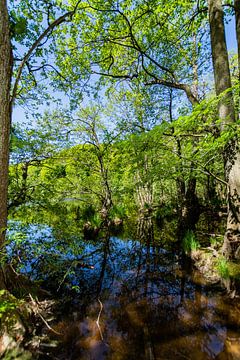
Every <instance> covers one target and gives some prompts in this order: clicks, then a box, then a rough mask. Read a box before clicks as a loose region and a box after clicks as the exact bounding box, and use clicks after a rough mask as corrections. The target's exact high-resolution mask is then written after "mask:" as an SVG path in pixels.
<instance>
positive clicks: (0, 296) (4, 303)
mask: <svg viewBox="0 0 240 360" xmlns="http://www.w3.org/2000/svg"><path fill="white" fill-rule="evenodd" d="M20 303H21V302H20V301H19V300H17V299H16V298H15V297H14V296H13V295H10V294H9V292H8V291H7V290H0V320H1V318H2V317H3V316H5V315H6V314H9V312H11V311H12V310H14V309H16V307H17V306H18V305H19V304H20Z"/></svg>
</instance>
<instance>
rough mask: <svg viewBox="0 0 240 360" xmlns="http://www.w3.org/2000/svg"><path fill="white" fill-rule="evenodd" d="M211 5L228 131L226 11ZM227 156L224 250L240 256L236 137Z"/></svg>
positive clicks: (231, 116) (213, 1) (218, 86)
mask: <svg viewBox="0 0 240 360" xmlns="http://www.w3.org/2000/svg"><path fill="white" fill-rule="evenodd" d="M208 4H209V23H210V33H211V47H212V60H213V68H214V79H215V90H216V94H217V95H220V97H221V98H220V100H219V118H220V120H221V131H224V130H226V129H227V127H228V126H229V124H233V123H235V109H234V100H233V95H232V92H231V90H229V91H227V90H228V89H231V86H232V85H231V77H230V68H229V60H228V53H227V46H226V37H225V28H224V14H223V7H222V3H221V0H208ZM226 91H227V92H226ZM224 92H225V93H224ZM223 158H224V167H225V179H226V182H227V183H228V218H227V231H226V233H225V237H224V245H223V253H224V254H225V256H226V257H231V258H238V257H239V256H240V153H239V148H238V140H237V139H236V138H233V139H231V140H230V141H229V142H228V144H227V145H226V146H225V150H224V154H223Z"/></svg>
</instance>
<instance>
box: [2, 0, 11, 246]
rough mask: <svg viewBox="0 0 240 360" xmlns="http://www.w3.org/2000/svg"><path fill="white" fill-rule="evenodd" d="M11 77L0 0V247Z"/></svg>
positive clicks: (5, 22) (7, 36) (6, 22)
mask: <svg viewBox="0 0 240 360" xmlns="http://www.w3.org/2000/svg"><path fill="white" fill-rule="evenodd" d="M11 78H12V48H11V41H10V30H9V18H8V10H7V3H6V0H0V248H2V247H3V245H4V242H5V234H6V228H7V190H8V165H9V138H10V126H11V101H10V86H11Z"/></svg>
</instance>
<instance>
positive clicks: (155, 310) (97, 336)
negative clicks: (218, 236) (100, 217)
mask: <svg viewBox="0 0 240 360" xmlns="http://www.w3.org/2000/svg"><path fill="white" fill-rule="evenodd" d="M154 235H155V236H154ZM135 237H136V239H135V240H132V239H120V238H116V237H112V236H110V233H109V231H108V229H105V231H104V232H103V233H102V237H101V238H100V239H98V241H97V242H92V243H91V242H89V243H87V244H86V246H85V248H83V244H81V246H80V244H79V247H81V253H80V254H76V253H75V254H74V253H71V252H70V254H71V256H70V255H69V254H68V255H66V253H65V255H64V256H63V257H62V258H61V271H62V273H61V277H62V279H63V278H64V274H66V269H67V268H68V267H67V266H66V263H67V262H68V263H67V264H68V266H69V264H71V262H73V261H76V263H75V265H74V266H72V269H71V270H73V271H71V272H69V274H68V276H66V277H65V278H64V281H62V283H61V287H60V288H61V292H62V293H63V294H64V291H65V294H69V297H70V298H71V301H70V303H69V304H70V306H69V307H68V309H67V313H66V314H65V315H62V318H61V319H59V321H58V322H57V323H56V324H55V327H56V329H58V331H59V330H60V331H63V332H64V338H63V341H61V342H60V345H59V347H58V349H57V351H54V352H53V353H49V351H48V355H47V354H46V353H44V349H42V352H43V353H44V355H42V357H40V358H41V359H48V358H49V359H59V360H60V359H91V360H101V359H114V360H115V359H116V360H125V359H128V360H131V359H132V360H136V359H140V360H141V359H147V360H152V359H156V360H172V359H191V360H192V359H194V360H195V359H196V360H208V359H218V360H224V359H232V360H235V359H240V329H239V325H240V316H239V315H240V306H239V305H238V304H235V305H233V303H232V302H231V301H230V300H229V301H227V300H223V299H224V297H223V293H222V290H221V289H220V288H217V287H215V288H213V287H212V286H209V285H207V284H205V283H204V281H203V279H202V278H201V276H200V275H199V274H198V273H197V272H194V271H193V272H191V273H189V272H187V271H186V269H185V268H184V267H183V264H182V261H180V260H179V257H178V255H177V254H175V253H174V252H172V251H171V252H170V251H169V250H166V249H164V248H163V247H162V246H161V239H160V238H158V234H154V226H153V223H152V220H151V219H141V221H139V223H138V225H137V231H136V234H135ZM54 261H55V260H54ZM39 264H40V262H39ZM79 264H83V266H79ZM55 265H56V264H55ZM88 265H89V266H88ZM90 265H91V266H90ZM41 269H42V267H41V266H40V267H39V269H38V270H39V272H38V274H39V276H41V275H40V274H41ZM56 274H57V273H55V275H56ZM44 276H45V277H46V280H49V278H50V277H51V276H50V275H49V274H47V273H44ZM55 282H56V279H55ZM71 286H73V287H77V289H78V293H73V292H71ZM57 287H58V288H59V284H58V285H57ZM58 340H59V339H58ZM61 340H62V339H61Z"/></svg>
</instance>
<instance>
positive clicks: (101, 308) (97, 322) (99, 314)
mask: <svg viewBox="0 0 240 360" xmlns="http://www.w3.org/2000/svg"><path fill="white" fill-rule="evenodd" d="M98 302H99V304H100V311H99V313H98V317H97V321H96V324H97V327H98V330H99V333H100V336H101V340H102V341H103V334H102V330H101V327H100V324H99V320H100V316H101V313H102V310H103V304H102V302H101V300H100V299H98Z"/></svg>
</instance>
